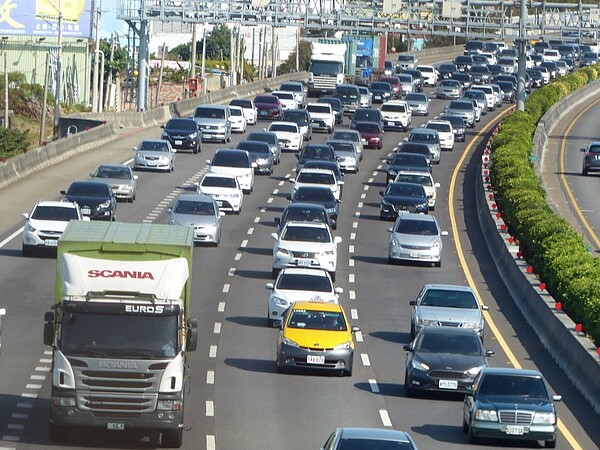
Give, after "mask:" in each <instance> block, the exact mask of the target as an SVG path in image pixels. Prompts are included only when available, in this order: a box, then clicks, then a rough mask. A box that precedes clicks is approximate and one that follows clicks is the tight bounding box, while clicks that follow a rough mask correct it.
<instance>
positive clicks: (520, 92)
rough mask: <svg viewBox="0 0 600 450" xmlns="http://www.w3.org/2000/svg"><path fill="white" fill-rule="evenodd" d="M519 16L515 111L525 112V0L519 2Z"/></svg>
mask: <svg viewBox="0 0 600 450" xmlns="http://www.w3.org/2000/svg"><path fill="white" fill-rule="evenodd" d="M520 12H521V16H520V19H519V60H518V66H517V67H518V70H517V111H525V97H526V95H527V94H526V92H525V72H526V69H527V68H526V67H525V64H526V62H525V51H526V49H527V45H526V42H527V41H526V39H527V30H526V29H525V24H526V22H527V5H526V4H525V0H521V11H520Z"/></svg>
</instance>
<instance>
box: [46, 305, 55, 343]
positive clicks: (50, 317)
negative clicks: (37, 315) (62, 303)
mask: <svg viewBox="0 0 600 450" xmlns="http://www.w3.org/2000/svg"><path fill="white" fill-rule="evenodd" d="M44 322H45V323H44V345H47V346H51V345H52V341H53V340H54V313H53V312H52V311H47V312H46V313H45V314H44Z"/></svg>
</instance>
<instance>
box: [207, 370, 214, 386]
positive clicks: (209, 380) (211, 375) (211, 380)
mask: <svg viewBox="0 0 600 450" xmlns="http://www.w3.org/2000/svg"><path fill="white" fill-rule="evenodd" d="M206 384H215V371H214V370H207V371H206Z"/></svg>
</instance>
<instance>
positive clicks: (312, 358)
mask: <svg viewBox="0 0 600 450" xmlns="http://www.w3.org/2000/svg"><path fill="white" fill-rule="evenodd" d="M306 363H307V364H325V355H308V356H307V357H306Z"/></svg>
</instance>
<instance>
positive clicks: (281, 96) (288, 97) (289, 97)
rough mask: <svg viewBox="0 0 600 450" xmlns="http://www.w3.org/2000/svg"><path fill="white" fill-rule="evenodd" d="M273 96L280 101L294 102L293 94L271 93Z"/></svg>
mask: <svg viewBox="0 0 600 450" xmlns="http://www.w3.org/2000/svg"><path fill="white" fill-rule="evenodd" d="M273 95H274V96H275V97H278V98H279V99H280V100H294V93H293V92H273Z"/></svg>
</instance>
